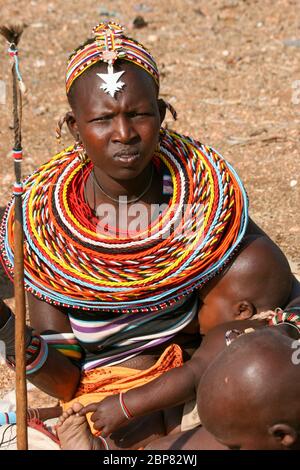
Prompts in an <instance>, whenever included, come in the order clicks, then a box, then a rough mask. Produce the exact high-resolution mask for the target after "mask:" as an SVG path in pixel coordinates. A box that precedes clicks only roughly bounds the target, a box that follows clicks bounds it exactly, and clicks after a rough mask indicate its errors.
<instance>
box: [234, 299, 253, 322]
mask: <svg viewBox="0 0 300 470" xmlns="http://www.w3.org/2000/svg"><path fill="white" fill-rule="evenodd" d="M255 313H256V308H255V307H254V305H253V304H252V303H251V302H249V301H248V300H241V301H240V302H239V303H238V304H237V306H236V309H235V320H248V318H251V317H253V315H255Z"/></svg>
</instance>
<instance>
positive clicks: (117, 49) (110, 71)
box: [94, 23, 125, 98]
mask: <svg viewBox="0 0 300 470" xmlns="http://www.w3.org/2000/svg"><path fill="white" fill-rule="evenodd" d="M122 31H123V28H122V27H121V26H120V25H118V24H117V23H101V24H100V25H98V26H97V27H96V28H95V29H94V34H95V35H96V38H97V41H98V42H99V46H100V48H101V59H102V60H103V62H106V63H107V73H97V75H98V77H99V78H101V80H103V82H104V83H102V85H101V86H100V88H101V89H102V90H104V92H105V93H108V94H110V96H111V97H112V98H114V97H115V94H116V92H117V91H120V90H122V88H123V86H124V85H125V83H124V82H121V81H120V77H121V75H123V73H124V71H121V72H116V73H115V72H114V68H113V64H114V62H115V60H117V59H118V58H122V57H123V56H124V51H123V50H122V44H121V40H120V35H121V34H122Z"/></svg>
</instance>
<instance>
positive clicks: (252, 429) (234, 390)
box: [197, 328, 300, 450]
mask: <svg viewBox="0 0 300 470" xmlns="http://www.w3.org/2000/svg"><path fill="white" fill-rule="evenodd" d="M279 330H280V331H279ZM281 333H282V329H281V328H263V329H260V330H257V331H255V332H254V333H250V334H245V335H242V336H239V337H237V339H235V340H234V341H233V342H232V343H231V344H230V345H229V347H228V348H226V349H225V350H224V351H223V352H222V353H221V354H219V355H218V356H217V358H216V359H215V360H214V361H213V362H212V363H211V364H210V366H209V367H208V368H207V370H206V371H205V373H204V375H203V377H202V379H201V381H200V384H199V387H198V394H197V397H198V400H197V401H198V409H199V413H200V416H201V420H202V424H203V425H204V427H205V428H206V430H207V431H209V432H210V433H211V434H212V435H213V436H214V437H215V438H216V440H217V441H218V442H220V443H221V444H222V445H224V446H226V447H227V448H229V449H236V450H245V449H247V450H254V449H255V450H288V449H294V450H300V400H299V396H300V360H299V357H300V354H299V351H300V341H299V340H298V341H295V340H294V339H292V338H290V337H288V336H287V335H285V334H281ZM297 351H298V352H297Z"/></svg>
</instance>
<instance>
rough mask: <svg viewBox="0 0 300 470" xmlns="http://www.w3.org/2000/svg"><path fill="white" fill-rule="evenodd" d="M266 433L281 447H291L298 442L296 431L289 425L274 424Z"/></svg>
mask: <svg viewBox="0 0 300 470" xmlns="http://www.w3.org/2000/svg"><path fill="white" fill-rule="evenodd" d="M268 432H269V434H270V435H271V436H272V437H273V438H274V439H275V440H276V441H277V442H278V443H279V444H281V446H282V447H292V445H293V444H295V442H296V441H297V440H298V433H297V431H296V429H295V428H293V427H292V426H290V425H289V424H285V423H278V424H274V426H271V427H270V428H269V430H268Z"/></svg>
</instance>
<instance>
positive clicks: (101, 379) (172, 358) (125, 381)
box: [61, 344, 183, 433]
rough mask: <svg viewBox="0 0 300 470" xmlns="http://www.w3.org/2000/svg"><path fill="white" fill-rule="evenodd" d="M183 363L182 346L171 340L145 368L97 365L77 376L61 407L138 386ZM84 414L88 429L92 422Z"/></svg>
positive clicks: (101, 397)
mask: <svg viewBox="0 0 300 470" xmlns="http://www.w3.org/2000/svg"><path fill="white" fill-rule="evenodd" d="M182 364H183V358H182V350H181V348H180V346H178V345H177V344H171V345H170V346H168V347H167V348H166V349H165V351H164V352H163V353H162V355H161V356H160V358H159V359H158V360H157V361H156V363H155V364H154V365H153V366H152V367H150V368H149V369H146V370H138V369H130V368H128V367H121V366H118V365H117V366H110V367H109V366H106V367H99V368H96V369H92V370H89V371H86V372H84V373H83V374H82V376H81V381H80V384H79V387H78V390H77V392H76V395H75V398H73V399H72V400H71V401H69V402H65V403H62V404H61V405H62V407H63V409H64V410H66V409H68V408H70V407H71V406H72V404H73V403H75V402H77V403H78V402H79V403H81V404H82V405H84V406H86V405H89V404H90V403H94V402H100V401H102V400H103V399H104V398H106V397H108V396H110V395H114V394H117V393H120V392H127V390H130V389H132V388H135V387H140V386H141V385H144V384H146V383H148V382H150V381H151V380H154V379H156V378H157V377H159V376H160V375H161V374H163V373H164V372H167V371H168V370H170V369H173V368H174V367H180V366H182ZM89 417H90V413H89V414H88V415H87V419H88V421H89V424H90V427H91V430H92V432H93V433H95V431H94V430H93V426H92V423H91V421H90V420H89Z"/></svg>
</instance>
